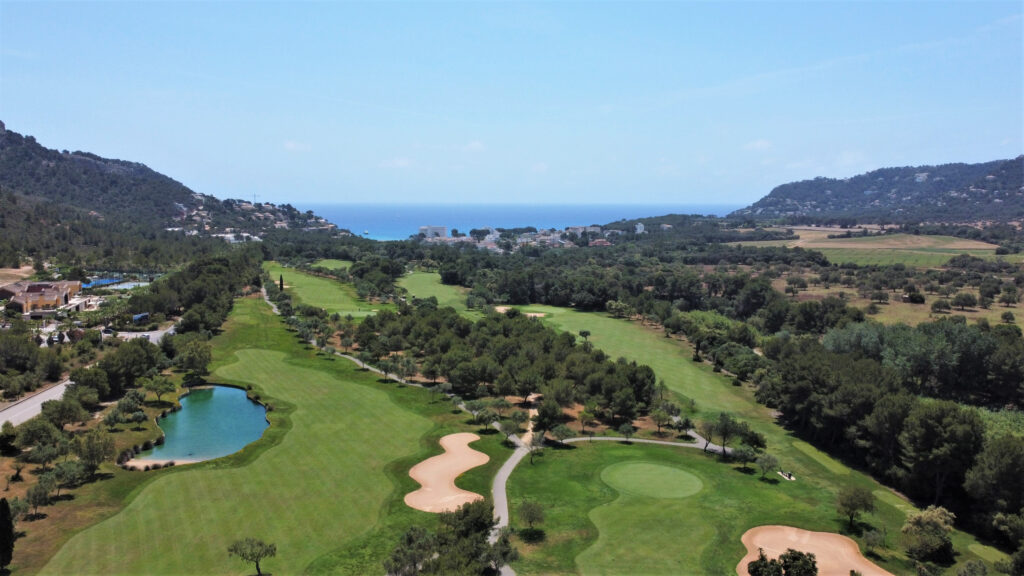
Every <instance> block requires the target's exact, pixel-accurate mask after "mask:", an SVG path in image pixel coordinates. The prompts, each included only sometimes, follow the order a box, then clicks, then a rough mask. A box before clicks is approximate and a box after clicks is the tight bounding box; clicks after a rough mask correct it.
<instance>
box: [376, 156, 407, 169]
mask: <svg viewBox="0 0 1024 576" xmlns="http://www.w3.org/2000/svg"><path fill="white" fill-rule="evenodd" d="M412 164H413V162H412V160H410V159H408V158H406V157H405V156H398V157H396V158H391V159H390V160H384V161H383V162H381V163H380V164H379V165H378V166H379V167H380V168H392V169H395V170H405V169H406V168H409V167H410V166H412Z"/></svg>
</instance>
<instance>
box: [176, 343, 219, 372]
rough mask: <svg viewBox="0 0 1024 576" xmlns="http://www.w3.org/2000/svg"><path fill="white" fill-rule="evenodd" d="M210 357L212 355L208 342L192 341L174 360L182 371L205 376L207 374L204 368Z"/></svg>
mask: <svg viewBox="0 0 1024 576" xmlns="http://www.w3.org/2000/svg"><path fill="white" fill-rule="evenodd" d="M212 356H213V353H212V351H211V348H210V344H209V343H208V342H203V341H201V340H192V341H190V342H189V343H188V344H185V346H184V347H183V348H182V350H181V351H180V352H178V356H177V358H175V359H174V360H175V362H177V364H178V366H179V367H180V368H181V369H182V370H185V371H188V372H193V373H195V374H198V375H200V376H205V375H206V374H207V370H206V367H207V366H208V365H209V364H210V359H211V358H212Z"/></svg>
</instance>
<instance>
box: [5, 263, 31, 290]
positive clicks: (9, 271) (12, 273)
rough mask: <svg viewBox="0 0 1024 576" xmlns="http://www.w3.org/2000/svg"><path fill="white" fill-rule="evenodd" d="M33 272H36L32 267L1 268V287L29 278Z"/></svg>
mask: <svg viewBox="0 0 1024 576" xmlns="http://www.w3.org/2000/svg"><path fill="white" fill-rule="evenodd" d="M33 272H34V270H33V269H32V267H31V266H22V267H21V268H0V286H2V285H4V284H10V283H11V282H17V281H18V280H21V279H23V278H28V277H29V276H31V275H32V273H33Z"/></svg>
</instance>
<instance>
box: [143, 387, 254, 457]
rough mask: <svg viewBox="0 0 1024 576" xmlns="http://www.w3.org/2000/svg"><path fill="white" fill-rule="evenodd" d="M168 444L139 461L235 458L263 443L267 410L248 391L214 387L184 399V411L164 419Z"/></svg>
mask: <svg viewBox="0 0 1024 576" xmlns="http://www.w3.org/2000/svg"><path fill="white" fill-rule="evenodd" d="M158 423H159V424H160V428H161V429H162V430H163V432H164V443H163V444H162V445H160V446H155V447H154V448H153V449H152V450H150V451H148V452H143V453H141V454H139V456H138V457H139V458H153V459H160V460H177V461H188V460H211V459H213V458H220V457H221V456H227V455H228V454H234V453H235V452H238V451H239V450H241V449H242V448H244V447H245V446H246V445H247V444H251V443H252V442H255V441H256V440H259V438H260V436H262V435H263V431H264V430H266V428H267V426H269V424H268V423H267V411H266V409H265V408H264V407H263V406H261V405H260V404H257V403H256V402H253V401H252V400H249V398H247V397H246V395H245V390H242V389H240V388H231V387H228V386H212V387H209V388H201V389H198V390H193V391H192V393H190V394H189V395H187V396H184V397H183V398H182V399H181V410H178V411H177V412H172V413H170V414H168V415H167V416H166V417H164V418H161V419H160V420H159V421H158Z"/></svg>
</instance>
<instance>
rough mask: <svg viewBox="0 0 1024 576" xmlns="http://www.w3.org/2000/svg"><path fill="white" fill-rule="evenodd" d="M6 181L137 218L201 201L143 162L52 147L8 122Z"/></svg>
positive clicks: (32, 193) (17, 189)
mask: <svg viewBox="0 0 1024 576" xmlns="http://www.w3.org/2000/svg"><path fill="white" fill-rule="evenodd" d="M0 186H3V187H4V188H5V189H6V190H8V191H11V192H14V193H17V194H20V195H23V196H27V197H38V198H43V199H46V200H49V201H52V202H58V203H61V204H69V205H71V206H75V207H77V208H82V209H84V210H90V211H95V212H96V213H97V214H99V215H103V216H106V215H113V214H120V213H124V212H131V213H132V214H133V215H134V216H135V217H136V218H140V219H142V220H150V221H151V220H159V221H170V220H171V219H172V218H173V217H175V216H176V215H178V214H180V212H181V209H180V208H179V207H178V206H176V205H182V206H195V205H196V203H197V199H195V198H193V192H192V191H191V190H189V189H188V188H187V187H185V185H183V184H181V183H180V182H177V181H175V180H172V179H171V178H168V177H167V176H164V175H163V174H160V173H158V172H155V171H153V170H151V169H149V168H147V167H146V166H145V165H143V164H139V163H136V162H127V161H124V160H108V159H106V158H100V157H99V156H96V155H95V154H89V153H87V152H77V151H76V152H68V151H66V150H65V151H63V152H59V151H57V150H51V149H49V148H45V147H43V146H42V145H40V144H39V143H38V142H36V140H35V138H33V137H32V136H22V135H21V134H18V133H17V132H13V131H11V130H7V129H6V128H5V127H4V125H3V123H0Z"/></svg>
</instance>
